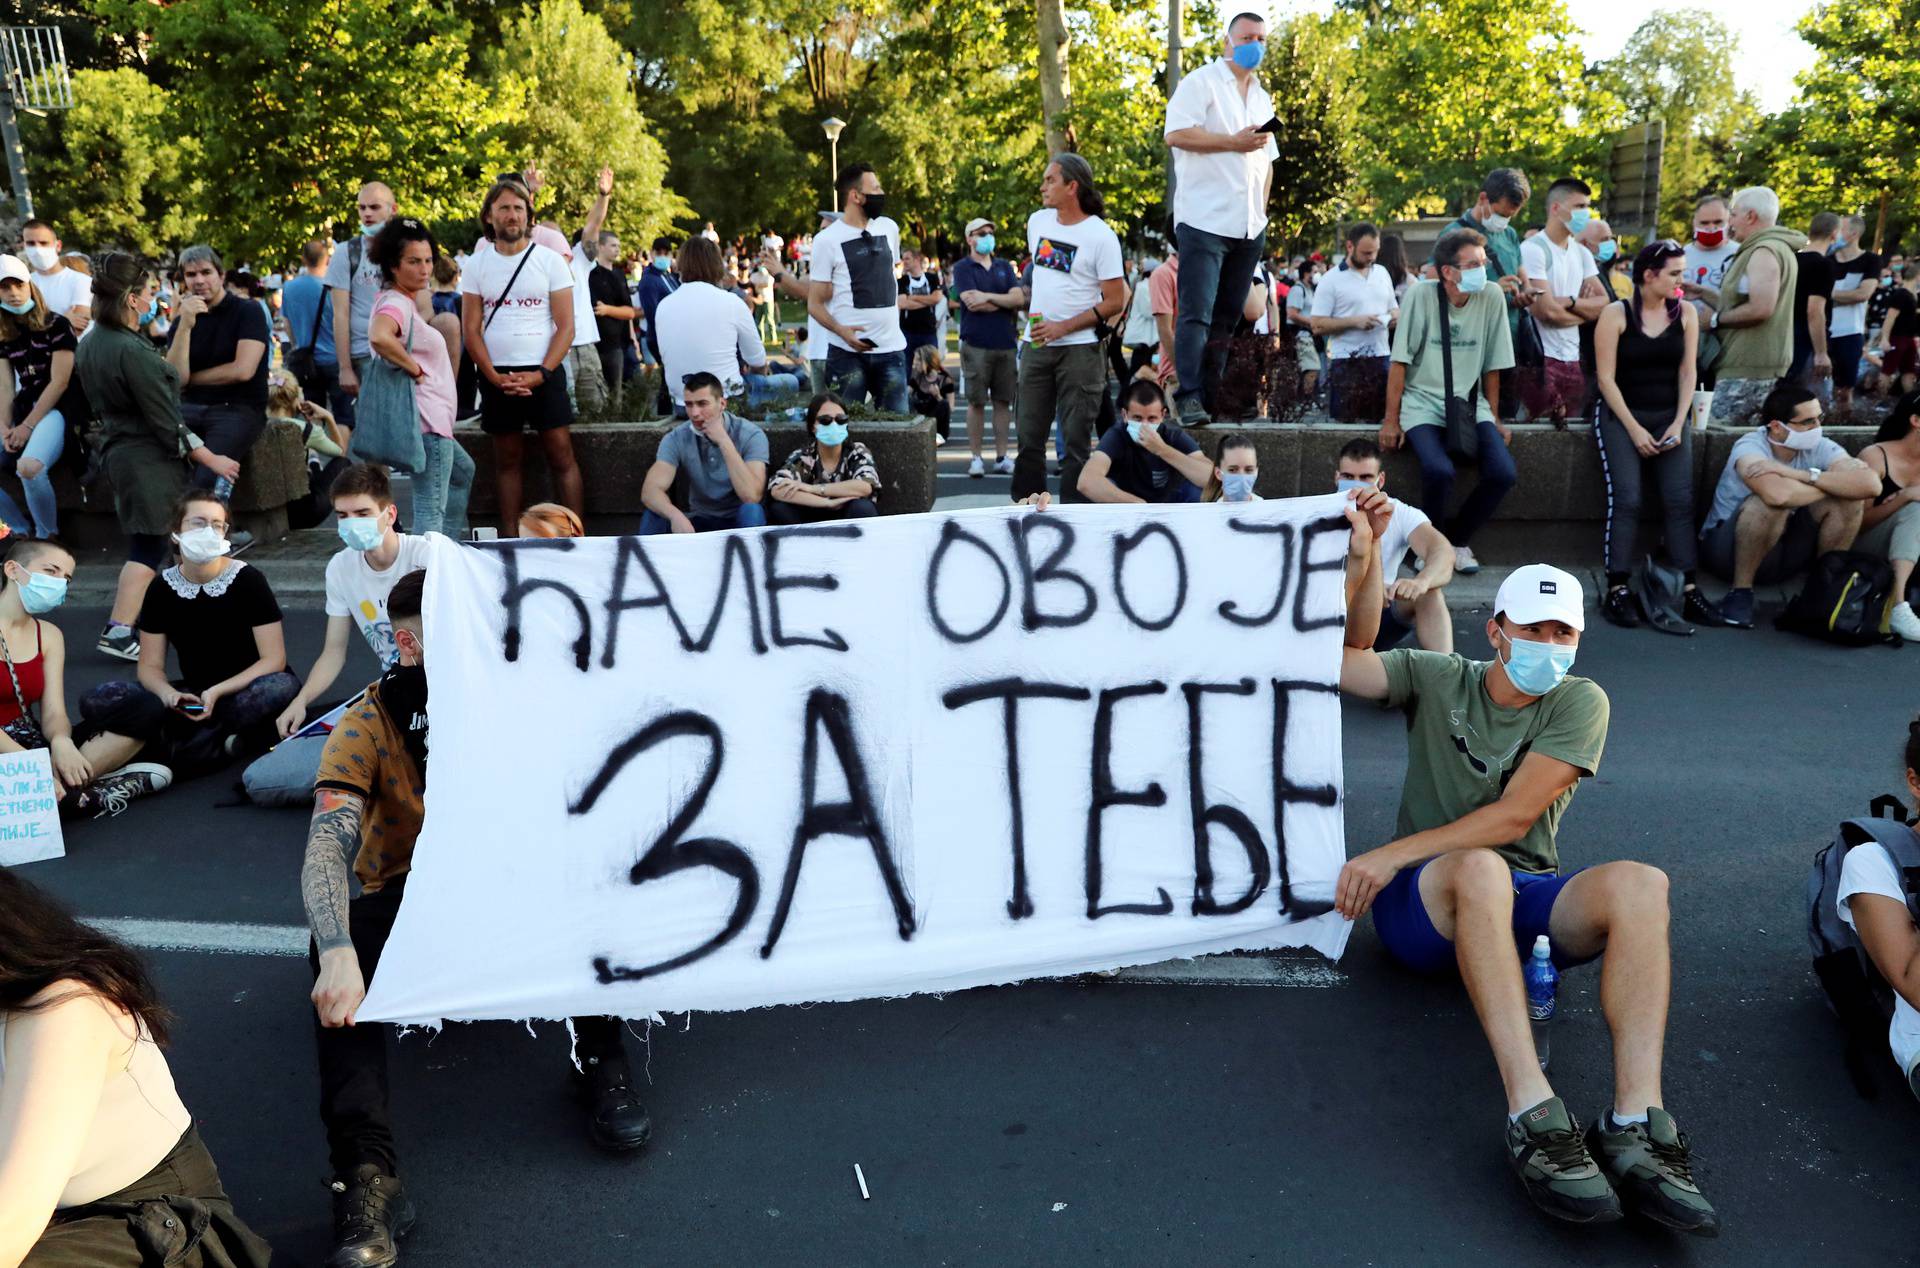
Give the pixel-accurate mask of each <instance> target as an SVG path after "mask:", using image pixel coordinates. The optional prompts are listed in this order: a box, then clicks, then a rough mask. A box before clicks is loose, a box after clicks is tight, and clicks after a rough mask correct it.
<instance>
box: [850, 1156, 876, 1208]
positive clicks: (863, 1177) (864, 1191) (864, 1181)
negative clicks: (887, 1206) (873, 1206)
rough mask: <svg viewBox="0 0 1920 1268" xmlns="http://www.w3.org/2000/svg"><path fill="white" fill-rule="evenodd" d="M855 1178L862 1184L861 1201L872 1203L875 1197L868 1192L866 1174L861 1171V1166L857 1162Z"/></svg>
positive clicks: (854, 1168)
mask: <svg viewBox="0 0 1920 1268" xmlns="http://www.w3.org/2000/svg"><path fill="white" fill-rule="evenodd" d="M853 1178H854V1179H855V1180H858V1181H859V1182H860V1200H861V1201H862V1202H867V1201H871V1200H872V1198H873V1195H872V1194H871V1193H868V1192H867V1176H866V1173H865V1172H863V1171H861V1170H860V1164H859V1163H857V1162H856V1163H854V1164H853Z"/></svg>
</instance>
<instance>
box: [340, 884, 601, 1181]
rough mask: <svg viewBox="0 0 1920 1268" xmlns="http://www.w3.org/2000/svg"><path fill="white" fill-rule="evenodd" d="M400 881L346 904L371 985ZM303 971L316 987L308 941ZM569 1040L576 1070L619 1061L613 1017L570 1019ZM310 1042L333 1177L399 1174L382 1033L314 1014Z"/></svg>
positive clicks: (401, 889) (401, 891)
mask: <svg viewBox="0 0 1920 1268" xmlns="http://www.w3.org/2000/svg"><path fill="white" fill-rule="evenodd" d="M406 880H407V878H406V877H404V876H402V877H400V878H398V879H397V880H394V881H391V882H389V883H388V884H387V885H386V886H385V887H384V888H382V889H379V890H377V891H375V892H374V893H371V894H362V895H360V896H359V897H358V898H355V899H354V900H353V901H352V902H350V903H348V904H347V930H348V933H349V934H350V935H351V936H352V938H353V950H354V955H355V956H356V957H357V958H358V959H359V961H360V977H361V979H362V980H363V981H366V982H371V981H373V973H374V970H375V969H377V968H379V967H380V953H381V952H382V951H384V950H385V949H386V946H387V938H388V937H389V936H390V935H391V934H392V933H393V922H394V919H395V918H396V917H397V916H399V914H400V902H401V900H402V899H403V898H405V897H406ZM307 964H308V965H309V967H311V968H312V970H313V975H314V978H315V980H316V981H317V980H318V979H319V977H320V952H319V949H318V948H317V947H315V946H314V945H313V943H312V942H311V941H309V942H308V943H307ZM573 1033H574V1036H575V1038H576V1039H577V1040H578V1042H579V1057H580V1061H581V1063H582V1064H585V1063H586V1062H587V1061H589V1060H592V1059H598V1060H599V1061H600V1062H601V1063H602V1064H607V1063H611V1062H612V1061H614V1060H616V1059H617V1060H619V1061H620V1062H622V1063H624V1062H625V1061H626V1059H627V1051H626V1044H625V1042H624V1041H623V1040H622V1038H621V1024H620V1019H619V1018H617V1017H576V1018H574V1019H573ZM313 1042H314V1049H315V1054H316V1055H317V1056H318V1057H319V1059H320V1121H321V1122H322V1123H323V1124H325V1125H326V1129H327V1154H328V1157H329V1159H330V1160H331V1161H332V1164H333V1173H334V1175H336V1176H341V1177H344V1176H347V1175H349V1174H351V1173H352V1171H353V1169H354V1168H355V1167H357V1166H359V1165H361V1164H362V1163H369V1162H370V1163H373V1164H374V1165H375V1166H377V1167H379V1168H380V1169H381V1170H382V1171H383V1172H385V1173H386V1174H387V1175H390V1176H394V1175H399V1174H400V1171H399V1161H398V1159H397V1157H396V1155H395V1153H394V1147H393V1118H392V1115H391V1114H390V1113H389V1111H388V1099H389V1098H388V1086H389V1084H388V1079H387V1027H385V1026H382V1025H377V1024H372V1023H369V1024H366V1025H355V1026H340V1027H337V1028H334V1029H328V1028H327V1027H325V1026H322V1025H321V1024H320V1019H319V1017H318V1015H316V1016H315V1017H314V1022H313Z"/></svg>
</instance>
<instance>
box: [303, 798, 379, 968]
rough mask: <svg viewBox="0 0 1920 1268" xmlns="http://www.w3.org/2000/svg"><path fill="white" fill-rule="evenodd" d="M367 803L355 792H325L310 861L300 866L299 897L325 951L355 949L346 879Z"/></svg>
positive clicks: (312, 830)
mask: <svg viewBox="0 0 1920 1268" xmlns="http://www.w3.org/2000/svg"><path fill="white" fill-rule="evenodd" d="M365 808H366V803H365V802H364V801H362V800H361V799H360V798H359V797H356V796H355V795H354V794H352V793H346V792H340V791H338V790H337V789H331V788H325V789H321V790H320V792H319V794H318V795H317V796H316V797H315V798H314V807H313V822H312V824H310V825H309V826H308V828H307V858H306V862H305V863H303V864H302V865H301V867H300V896H301V898H302V900H304V901H305V903H306V905H307V926H308V928H310V929H312V930H313V941H314V945H316V946H318V947H319V948H320V949H321V950H322V951H331V950H333V949H334V948H336V947H346V946H352V945H353V940H352V939H351V938H349V937H348V936H347V874H348V871H349V869H350V868H351V867H352V866H353V856H354V855H355V854H357V853H359V850H360V816H361V814H362V813H363V812H364V810H365Z"/></svg>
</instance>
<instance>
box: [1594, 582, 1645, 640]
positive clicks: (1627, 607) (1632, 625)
mask: <svg viewBox="0 0 1920 1268" xmlns="http://www.w3.org/2000/svg"><path fill="white" fill-rule="evenodd" d="M1600 615H1601V616H1604V617H1606V618H1607V620H1609V621H1611V622H1613V623H1614V624H1615V625H1617V626H1619V627H1620V628H1621V629H1623V630H1631V629H1636V628H1638V627H1639V625H1640V603H1639V600H1637V599H1635V598H1634V597H1633V591H1631V590H1629V589H1627V588H1626V587H1625V586H1614V587H1612V588H1611V589H1609V590H1608V591H1607V594H1606V597H1605V598H1603V599H1601V600H1600Z"/></svg>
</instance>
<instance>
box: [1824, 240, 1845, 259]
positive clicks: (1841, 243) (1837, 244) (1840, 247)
mask: <svg viewBox="0 0 1920 1268" xmlns="http://www.w3.org/2000/svg"><path fill="white" fill-rule="evenodd" d="M1846 249H1847V240H1846V239H1845V238H1842V237H1837V236H1836V237H1835V238H1834V240H1833V246H1832V248H1830V249H1829V251H1828V254H1829V255H1831V254H1832V253H1833V252H1834V251H1844V250H1846Z"/></svg>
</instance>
